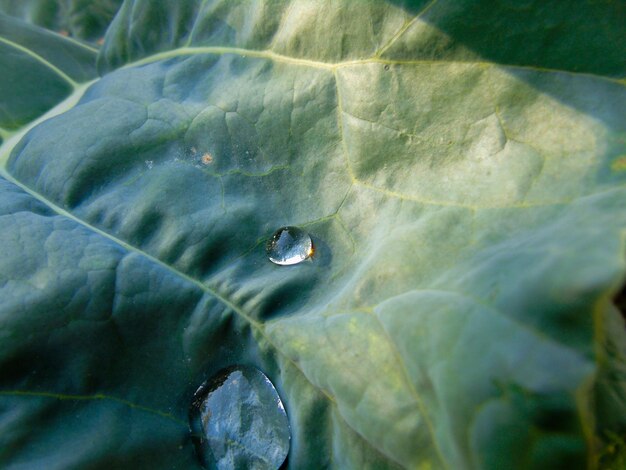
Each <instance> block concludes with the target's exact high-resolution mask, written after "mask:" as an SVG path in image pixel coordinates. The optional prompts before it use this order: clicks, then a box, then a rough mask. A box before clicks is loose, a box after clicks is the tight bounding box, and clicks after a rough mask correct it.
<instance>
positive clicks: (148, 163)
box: [146, 160, 154, 170]
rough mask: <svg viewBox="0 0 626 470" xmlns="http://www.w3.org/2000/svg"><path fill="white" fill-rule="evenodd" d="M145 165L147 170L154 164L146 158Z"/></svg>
mask: <svg viewBox="0 0 626 470" xmlns="http://www.w3.org/2000/svg"><path fill="white" fill-rule="evenodd" d="M146 166H147V167H148V170H152V167H153V166H154V161H153V160H146Z"/></svg>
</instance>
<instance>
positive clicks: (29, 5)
mask: <svg viewBox="0 0 626 470" xmlns="http://www.w3.org/2000/svg"><path fill="white" fill-rule="evenodd" d="M121 3H122V1H121V0H53V1H50V0H20V1H19V2H16V1H15V0H0V11H1V12H3V13H5V14H7V15H11V16H14V17H16V18H21V19H23V20H25V21H27V22H29V23H32V24H35V25H37V26H41V27H43V28H47V29H50V30H53V31H56V32H57V33H59V34H62V35H69V36H72V37H74V38H77V39H81V40H85V41H91V42H97V41H98V40H100V39H101V38H102V37H103V36H104V33H105V30H106V28H107V27H108V26H109V23H110V22H111V20H112V19H113V16H114V15H115V13H116V12H117V10H118V8H119V7H120V5H121Z"/></svg>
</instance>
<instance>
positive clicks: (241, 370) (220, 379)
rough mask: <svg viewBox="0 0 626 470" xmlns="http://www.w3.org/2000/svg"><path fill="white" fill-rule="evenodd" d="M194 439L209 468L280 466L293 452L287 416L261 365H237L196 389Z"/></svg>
mask: <svg viewBox="0 0 626 470" xmlns="http://www.w3.org/2000/svg"><path fill="white" fill-rule="evenodd" d="M189 419H190V423H191V431H192V439H193V441H194V444H195V447H196V452H197V453H198V456H199V458H200V461H201V462H202V464H203V465H204V466H205V467H206V468H208V469H217V470H226V469H244V468H245V469H248V468H250V469H258V470H268V469H271V470H276V469H278V468H279V467H280V466H281V465H282V463H283V462H284V460H285V458H286V457H287V453H288V452H289V441H290V439H291V435H290V431H289V421H288V420H287V414H286V413H285V408H284V406H283V403H282V401H281V400H280V397H279V396H278V393H277V392H276V389H275V388H274V385H273V384H272V382H270V380H269V379H268V378H267V377H266V376H265V374H263V373H262V372H261V371H259V370H258V369H255V368H253V367H249V366H233V367H229V368H227V369H224V370H222V371H220V372H218V373H217V374H216V375H215V376H213V377H212V378H211V379H209V380H208V381H207V382H205V383H204V384H203V385H202V386H201V387H200V388H199V389H198V390H197V391H196V393H195V395H194V400H193V403H192V405H191V409H190V411H189Z"/></svg>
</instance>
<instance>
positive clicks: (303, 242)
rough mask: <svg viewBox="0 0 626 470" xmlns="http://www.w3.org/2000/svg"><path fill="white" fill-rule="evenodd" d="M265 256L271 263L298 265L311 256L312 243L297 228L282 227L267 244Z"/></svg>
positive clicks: (306, 234)
mask: <svg viewBox="0 0 626 470" xmlns="http://www.w3.org/2000/svg"><path fill="white" fill-rule="evenodd" d="M266 248H267V256H269V258H270V261H271V262H272V263H276V264H281V265H289V264H298V263H301V262H302V261H304V260H305V259H307V258H309V257H310V256H312V255H313V242H312V241H311V237H310V236H309V234H308V233H306V232H305V231H304V230H302V229H299V228H298V227H282V228H280V229H278V230H277V231H276V233H274V235H272V238H270V240H269V241H268V242H267V247H266Z"/></svg>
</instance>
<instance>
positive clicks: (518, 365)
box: [0, 0, 626, 469]
mask: <svg viewBox="0 0 626 470" xmlns="http://www.w3.org/2000/svg"><path fill="white" fill-rule="evenodd" d="M471 3H472V4H470V2H467V3H465V2H461V3H458V4H457V3H454V4H453V3H452V2H445V1H439V2H437V1H435V2H430V3H426V2H415V4H414V3H406V4H396V3H395V2H392V3H384V2H357V1H348V0H346V1H342V2H326V3H325V2H314V3H313V2H307V1H294V2H230V1H229V2H191V1H186V2H171V3H168V2H147V1H141V0H138V1H135V2H125V3H124V4H123V6H122V7H121V9H120V11H119V13H118V15H117V16H116V18H115V20H114V21H113V23H112V24H111V27H110V28H109V30H108V32H107V37H106V40H105V44H104V47H103V49H102V50H101V52H100V55H99V59H98V60H99V67H100V69H101V70H102V71H103V72H107V73H106V74H104V75H103V76H102V77H101V78H100V79H98V80H97V81H96V82H95V83H93V84H92V85H91V86H89V87H88V88H87V89H86V90H85V89H84V88H80V87H79V88H77V89H76V91H74V93H73V94H72V95H71V96H70V97H69V98H68V101H66V102H64V103H62V104H61V105H59V107H57V108H56V110H57V111H58V112H56V111H55V112H54V113H53V114H54V116H51V117H50V118H48V119H44V120H43V121H42V122H41V123H39V124H38V125H36V126H34V125H31V126H29V128H30V127H32V129H30V130H29V131H28V132H26V129H25V130H24V136H23V137H22V138H21V139H20V140H19V142H17V139H13V140H11V141H10V142H7V143H6V144H5V145H4V146H3V147H2V148H0V162H5V163H4V168H3V170H2V175H3V176H4V180H2V186H1V187H0V189H1V190H2V192H1V193H0V194H1V195H0V198H1V199H2V204H0V207H2V208H3V209H2V210H3V212H2V215H1V217H2V218H3V220H2V222H1V223H0V227H1V229H0V240H2V244H1V245H0V246H3V247H6V248H3V250H4V251H3V256H1V257H0V263H2V264H1V265H0V279H1V280H2V283H0V285H2V288H1V290H2V292H0V294H1V296H0V298H1V299H2V301H1V302H2V303H1V304H0V305H1V308H0V312H1V315H2V316H1V317H0V318H1V321H2V322H3V323H2V324H3V327H2V330H1V331H2V332H3V333H2V334H3V335H5V339H4V340H3V343H5V344H6V345H7V346H6V347H5V348H3V351H2V353H1V354H2V355H1V356H0V370H2V371H3V373H2V374H1V375H0V377H2V378H1V379H0V390H1V391H0V397H1V398H0V403H1V404H2V405H1V406H2V409H3V410H4V412H3V414H2V415H1V416H2V421H0V431H1V432H0V435H2V436H3V437H2V438H1V439H3V441H4V442H2V441H0V449H6V450H4V451H0V452H3V453H0V462H3V463H6V466H8V467H9V468H11V466H13V467H15V468H18V467H19V465H21V464H24V465H33V464H34V463H35V462H40V461H45V462H46V463H47V464H49V468H67V466H70V465H76V466H83V467H86V468H87V467H89V468H101V467H102V468H109V467H111V466H112V465H113V466H115V467H116V468H136V466H137V465H144V466H149V467H150V468H190V467H191V468H193V465H194V463H193V462H194V456H193V449H192V445H191V441H190V440H189V437H188V434H187V430H186V419H187V418H186V417H187V409H188V406H189V404H190V402H191V397H192V395H193V391H194V390H195V388H196V387H197V386H198V385H199V384H201V383H202V382H203V381H204V379H205V378H207V377H209V376H211V375H212V374H213V373H215V372H217V371H218V370H220V369H221V368H223V367H225V366H228V365H231V364H238V363H243V364H249V365H254V366H256V367H258V368H260V369H261V370H263V371H264V372H265V373H266V375H268V377H270V379H271V380H272V381H273V382H274V384H275V385H276V387H277V389H278V391H279V393H280V395H281V397H282V398H283V401H284V402H285V406H286V408H287V412H288V416H289V419H290V424H291V429H292V448H291V452H290V456H289V461H288V464H289V466H290V467H291V468H297V469H300V468H372V469H380V468H424V469H426V468H434V469H439V468H454V469H457V468H458V469H465V468H467V469H474V468H477V469H478V468H486V469H490V468H501V467H502V465H503V462H505V463H506V466H507V468H519V469H527V468H568V469H569V468H586V467H591V468H593V467H594V466H595V465H596V463H597V460H598V458H599V455H600V452H601V446H602V440H603V439H606V438H607V434H606V433H607V432H613V433H623V432H624V429H625V427H626V421H625V418H624V417H626V361H625V357H626V356H625V353H624V347H623V344H625V342H624V331H623V321H622V319H621V318H620V317H619V314H618V312H617V311H616V309H615V308H614V307H613V305H612V298H613V296H614V295H615V294H616V292H617V291H619V288H620V283H621V282H622V280H623V276H624V255H623V250H624V242H623V236H622V234H623V230H624V226H625V225H626V211H625V210H624V205H623V201H624V197H625V196H626V188H625V187H624V178H625V176H626V173H624V168H626V163H625V162H626V138H625V136H626V117H625V116H624V113H623V109H626V89H625V87H624V82H623V80H622V79H621V78H620V77H622V76H623V72H624V71H623V70H622V66H623V63H621V62H620V53H619V50H614V49H612V47H613V46H610V45H606V43H603V42H602V41H601V40H600V39H597V41H595V40H594V42H592V43H590V47H591V48H592V49H593V47H595V48H596V49H595V50H596V51H601V50H604V48H605V47H606V48H607V49H606V50H607V51H609V52H607V54H604V55H603V56H602V57H601V58H597V60H596V59H594V60H592V59H591V56H589V55H580V54H579V51H581V50H582V48H583V46H584V38H585V37H587V36H585V34H587V33H586V32H585V31H586V29H585V28H588V27H590V26H589V25H588V24H586V23H584V24H583V23H582V22H581V21H580V13H579V12H571V13H570V12H569V10H563V9H559V8H557V7H554V8H552V9H550V10H549V14H548V17H549V18H551V19H552V23H553V24H555V25H557V26H558V27H557V28H556V29H555V30H554V38H553V39H551V40H553V41H554V43H555V44H557V45H558V47H555V49H554V50H553V51H551V52H546V53H545V54H543V55H542V54H538V53H536V52H532V51H533V50H535V49H533V48H540V47H541V45H542V44H545V43H546V41H548V37H547V36H541V35H536V34H534V32H536V31H543V30H544V26H542V23H541V22H539V23H537V22H538V21H539V19H540V18H544V16H545V15H544V16H542V15H543V13H542V12H544V13H545V9H542V8H541V7H540V6H538V5H539V4H540V2H524V5H525V6H524V7H523V8H522V7H520V6H517V7H516V6H514V5H513V4H512V3H511V2H499V3H498V6H497V7H494V8H495V9H496V10H498V11H499V12H500V13H501V16H502V22H503V23H502V24H501V23H500V22H495V23H494V24H493V25H492V26H490V28H491V29H487V32H486V33H482V34H483V35H486V36H487V37H496V36H498V35H499V34H510V38H509V39H511V40H512V41H513V42H514V43H515V41H517V43H515V44H519V45H522V44H526V43H527V44H528V48H529V49H528V51H530V52H528V53H526V52H524V51H520V50H519V49H518V48H515V47H512V46H511V45H510V44H508V45H507V44H505V43H506V41H501V42H500V43H498V44H500V45H501V46H502V48H501V49H498V48H497V44H496V45H495V46H494V45H493V43H492V42H489V44H487V43H486V42H485V41H483V40H482V39H481V38H479V37H478V36H477V33H472V32H471V28H470V29H468V27H465V26H463V25H462V24H461V22H460V18H462V17H464V15H466V14H467V15H469V14H470V13H471V14H473V15H474V16H475V17H477V18H478V17H480V18H483V21H478V19H477V20H476V24H478V25H482V26H481V27H483V28H485V27H489V25H490V22H489V21H487V20H484V18H488V15H487V10H489V8H487V7H486V6H485V5H487V3H489V2H471ZM455 5H456V6H455ZM472 5H478V6H472ZM612 5H613V4H612ZM588 8H590V9H591V10H589V11H588V13H589V16H588V17H591V18H593V15H592V14H591V13H593V14H595V15H596V16H597V15H601V14H603V15H606V17H604V16H602V17H601V18H600V17H599V19H597V20H594V21H596V22H595V23H593V25H594V28H595V29H594V30H597V31H600V33H598V34H599V35H600V36H599V37H601V38H603V37H619V35H620V34H621V32H620V28H619V26H617V25H616V24H615V23H614V19H613V16H615V15H617V16H619V14H621V12H622V10H621V9H620V8H621V7H620V4H619V2H617V3H615V4H614V5H613V6H611V7H607V10H606V11H605V12H604V13H602V12H601V11H600V10H598V9H594V8H595V7H591V6H590V7H588ZM611 8H613V10H611ZM480 12H482V13H480ZM490 14H491V13H490ZM494 14H495V13H494ZM516 15H518V16H516ZM519 15H521V17H523V18H526V21H523V22H520V23H519V25H518V24H517V23H515V24H516V26H515V28H510V29H507V28H504V27H503V26H502V25H503V24H505V23H504V22H505V20H506V21H509V22H511V21H513V18H518V17H520V16H519ZM524 15H525V16H524ZM470 17H472V16H471V15H470ZM472 18H473V17H472ZM605 20H606V21H605ZM541 21H543V19H542V20H541ZM485 25H487V26H485ZM453 26H454V27H453ZM455 28H456V29H455ZM489 31H491V33H492V36H490V35H489V34H488V33H489ZM578 32H580V34H581V36H580V38H578V37H577V36H576V35H575V33H578ZM444 37H446V38H447V39H446V40H447V41H448V42H447V43H446V44H447V45H446V47H443V48H439V49H437V47H435V46H437V44H442V43H441V41H442V40H443V39H442V38H444ZM594 37H595V36H594ZM542 50H543V49H542ZM594 58H595V55H594ZM74 103H75V104H74ZM285 225H295V226H299V227H302V228H304V229H306V230H308V231H309V232H310V234H311V235H312V237H313V240H314V244H315V246H316V254H315V256H314V258H313V259H312V260H311V261H310V262H305V263H302V264H300V265H296V266H292V267H281V266H276V265H273V264H272V263H270V262H269V261H268V260H267V257H266V255H265V251H264V244H265V241H266V240H267V239H268V238H269V237H270V236H271V235H272V233H273V232H274V231H275V230H276V229H278V228H279V227H281V226H285ZM74 410H78V412H76V413H74ZM70 414H71V419H70V418H69V415H70ZM34 425H36V428H37V432H36V433H35V434H34V435H33V436H29V437H28V441H26V439H27V437H26V434H27V432H28V430H29V429H32V428H33V426H34ZM96 429H97V432H98V433H99V434H98V436H99V437H98V438H97V439H95V440H90V441H89V446H87V445H86V444H83V443H82V442H83V441H81V439H83V438H84V436H85V430H96ZM129 429H130V430H131V431H130V432H129ZM148 429H149V431H147V430H148ZM70 431H71V432H70ZM94 432H95V431H94ZM59 439H62V440H63V441H64V442H59ZM26 442H28V445H27V444H26ZM33 443H34V444H33ZM74 447H80V448H81V449H83V452H79V453H74V452H70V451H69V450H68V449H70V448H74Z"/></svg>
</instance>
